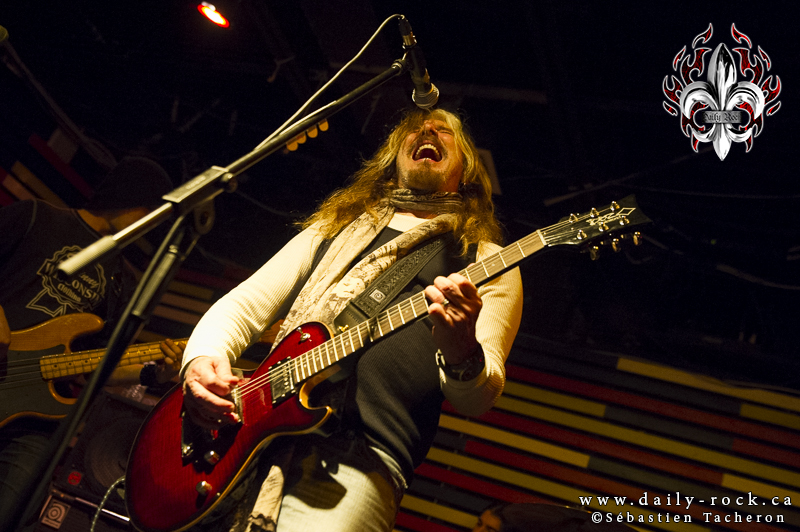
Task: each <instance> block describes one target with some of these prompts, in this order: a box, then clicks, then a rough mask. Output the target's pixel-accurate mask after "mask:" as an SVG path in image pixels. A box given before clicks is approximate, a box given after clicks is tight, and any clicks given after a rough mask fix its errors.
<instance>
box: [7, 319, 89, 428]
mask: <svg viewBox="0 0 800 532" xmlns="http://www.w3.org/2000/svg"><path fill="white" fill-rule="evenodd" d="M102 328H103V320H102V319H100V318H99V317H97V316H95V315H94V314H67V315H66V316H61V317H59V318H55V319H52V320H49V321H46V322H44V323H41V324H39V325H35V326H33V327H30V328H28V329H22V330H19V331H13V332H12V333H11V344H10V345H9V351H8V357H7V358H6V360H4V361H3V360H0V427H2V426H3V425H5V424H7V423H9V422H10V421H12V420H14V419H17V418H19V417H26V416H33V417H39V418H42V419H60V418H62V417H64V416H66V415H67V413H68V412H69V409H70V408H71V407H72V405H73V404H74V403H75V399H73V398H69V397H64V396H62V395H60V394H59V393H58V392H57V391H56V388H55V386H54V382H53V380H49V379H45V378H44V376H43V375H42V372H41V366H40V362H41V360H42V357H46V356H48V355H58V354H67V355H68V354H70V353H71V351H70V344H71V343H72V341H73V340H75V339H76V338H78V337H81V336H86V335H88V334H92V333H96V332H98V331H99V330H100V329H102Z"/></svg>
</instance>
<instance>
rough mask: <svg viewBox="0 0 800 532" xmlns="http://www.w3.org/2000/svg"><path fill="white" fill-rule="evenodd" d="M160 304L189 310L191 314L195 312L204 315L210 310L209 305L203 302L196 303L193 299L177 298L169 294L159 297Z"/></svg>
mask: <svg viewBox="0 0 800 532" xmlns="http://www.w3.org/2000/svg"><path fill="white" fill-rule="evenodd" d="M161 303H164V304H165V305H170V306H172V307H178V308H182V309H184V310H191V311H193V312H197V313H198V314H205V313H206V312H207V311H208V309H209V308H211V304H210V303H206V302H204V301H198V300H196V299H193V298H188V297H183V296H178V295H175V294H170V293H169V292H167V293H166V294H164V295H163V296H162V297H161Z"/></svg>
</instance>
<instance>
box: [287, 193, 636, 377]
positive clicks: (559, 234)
mask: <svg viewBox="0 0 800 532" xmlns="http://www.w3.org/2000/svg"><path fill="white" fill-rule="evenodd" d="M648 222H650V219H649V218H647V216H645V215H644V214H643V213H642V212H641V210H640V209H639V206H638V205H637V204H636V199H635V198H634V197H633V196H632V195H631V196H628V197H626V198H623V199H621V200H620V201H619V202H616V201H614V202H611V204H609V205H607V206H605V207H603V208H602V209H599V210H598V209H594V208H593V209H591V210H590V211H589V212H587V213H585V214H582V215H579V214H572V215H570V216H569V217H567V218H564V219H562V220H560V221H559V222H558V223H555V224H553V225H551V226H548V227H544V228H542V229H539V230H538V231H534V232H533V233H531V234H529V235H528V236H526V237H524V238H522V239H520V240H518V241H516V242H514V243H513V244H511V245H509V246H506V247H504V248H503V249H501V250H500V251H499V252H497V253H495V254H494V255H491V256H489V257H487V258H486V259H484V260H482V261H480V262H477V263H475V264H472V265H470V266H468V267H467V268H465V269H463V270H461V271H460V272H458V273H460V274H461V275H463V276H464V277H466V278H467V279H469V280H470V281H471V282H472V284H474V285H475V286H480V285H482V284H483V283H485V282H486V281H489V280H490V279H493V278H494V277H496V276H498V275H500V274H501V273H503V272H505V271H506V270H509V269H511V268H513V267H514V266H516V265H517V264H519V263H520V262H522V261H523V260H525V259H527V258H529V257H531V256H532V255H534V254H535V253H537V252H539V251H542V250H543V249H546V248H553V247H556V246H567V247H572V248H586V247H587V246H588V245H589V244H592V243H593V242H595V241H597V240H601V241H602V240H608V239H610V237H612V236H614V235H616V234H617V233H619V232H624V231H628V230H630V228H632V227H634V226H637V225H640V224H645V223H648ZM637 234H638V233H637ZM609 242H610V243H611V244H612V247H614V246H616V245H617V244H618V242H615V241H614V240H610V241H609ZM637 242H638V236H637V237H636V238H635V239H634V243H637ZM597 249H598V248H597V247H595V248H594V251H596V250H597ZM614 249H617V248H614ZM590 251H591V250H590ZM593 256H594V255H593ZM427 313H428V302H427V300H426V299H425V295H424V293H423V292H419V293H417V294H415V295H413V296H411V297H410V298H408V299H406V300H404V301H401V302H400V303H398V304H397V305H395V306H393V307H391V308H389V309H388V310H385V311H383V312H382V313H381V314H379V315H377V316H375V317H373V318H370V319H368V320H367V321H364V322H362V323H360V324H359V325H357V326H356V327H352V328H350V329H347V330H345V331H343V332H342V333H341V334H338V335H337V336H334V337H333V338H331V339H330V340H328V341H327V342H325V343H323V344H320V345H318V346H317V347H315V348H313V349H311V350H309V351H306V352H305V353H303V354H302V355H300V356H298V357H296V358H294V359H292V360H291V361H290V362H289V364H290V366H289V368H288V369H289V372H290V373H289V374H290V375H291V376H292V378H293V380H294V382H295V383H299V382H302V381H304V380H306V379H308V378H309V377H311V376H313V375H315V374H317V373H319V372H321V371H323V370H325V369H326V368H328V367H330V366H332V365H333V364H336V363H337V362H339V361H340V360H342V359H343V358H344V357H346V356H348V355H350V354H352V353H355V352H356V351H358V350H359V349H361V348H363V347H365V346H367V345H369V344H371V343H372V342H374V341H376V340H378V339H380V338H383V337H384V336H386V335H387V334H389V333H391V332H393V331H395V330H397V329H399V328H401V327H404V326H405V325H406V324H408V323H410V322H412V321H414V320H416V319H417V318H420V317H422V316H424V315H426V314H427Z"/></svg>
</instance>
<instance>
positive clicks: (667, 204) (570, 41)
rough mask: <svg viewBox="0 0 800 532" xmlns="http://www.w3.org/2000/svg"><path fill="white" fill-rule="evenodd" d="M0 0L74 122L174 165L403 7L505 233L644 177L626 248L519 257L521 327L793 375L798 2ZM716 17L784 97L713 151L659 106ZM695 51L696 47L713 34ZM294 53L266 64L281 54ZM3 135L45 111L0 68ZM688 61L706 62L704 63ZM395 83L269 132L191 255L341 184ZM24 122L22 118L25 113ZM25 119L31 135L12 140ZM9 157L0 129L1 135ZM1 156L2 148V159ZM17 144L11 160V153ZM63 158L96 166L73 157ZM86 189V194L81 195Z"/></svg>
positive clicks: (303, 82) (606, 346) (783, 377)
mask: <svg viewBox="0 0 800 532" xmlns="http://www.w3.org/2000/svg"><path fill="white" fill-rule="evenodd" d="M216 6H217V8H218V9H219V10H220V11H222V12H224V13H227V14H229V18H230V19H231V26H230V28H228V29H222V28H217V27H215V26H213V25H211V24H210V23H208V22H207V21H206V20H204V19H203V18H202V17H201V16H200V15H199V13H198V12H197V9H196V3H195V2H186V1H182V0H174V1H150V2H147V1H140V2H133V1H130V0H116V1H114V2H106V1H89V0H82V1H81V0H73V1H62V2H58V3H54V2H45V1H42V0H26V1H24V2H13V3H12V2H4V5H3V6H1V7H0V25H2V26H4V27H6V28H7V29H8V31H9V35H10V38H9V42H10V43H11V44H12V45H13V47H14V49H15V50H16V51H17V53H18V54H19V55H20V57H21V58H22V59H23V61H24V62H25V64H26V65H27V66H28V68H29V69H30V70H31V71H32V72H33V73H34V75H35V76H36V77H37V78H38V79H39V81H40V82H41V83H42V85H43V86H44V87H45V88H46V89H47V90H48V91H49V92H50V94H51V95H52V96H53V98H54V99H55V100H56V101H57V102H58V103H59V105H61V107H62V108H63V109H64V110H65V112H66V114H67V115H69V116H70V118H72V120H74V121H75V122H76V123H77V124H78V125H79V126H80V127H81V128H83V129H84V131H85V133H86V134H87V135H88V136H89V137H91V138H93V139H95V140H96V141H97V142H99V143H101V144H102V145H103V146H105V147H107V148H108V149H109V150H110V151H111V152H112V153H113V154H114V155H115V156H116V157H121V156H123V155H129V154H133V155H145V156H149V157H152V158H154V159H156V160H157V161H159V162H160V163H161V164H162V165H163V166H164V167H165V168H166V169H167V170H168V171H169V173H170V175H171V176H172V178H173V180H174V182H175V184H176V185H179V184H180V183H182V182H184V181H185V180H188V179H190V178H191V177H193V176H194V175H196V174H198V173H200V172H202V171H203V170H205V169H206V168H208V167H209V166H211V165H223V166H224V165H226V164H229V163H230V162H232V161H234V160H236V159H238V158H239V157H241V156H242V155H244V154H246V153H248V152H249V151H250V150H251V149H253V148H254V147H255V146H256V145H257V144H258V143H259V142H260V141H261V140H262V139H263V138H265V137H266V136H267V135H268V134H269V133H271V132H272V131H273V130H274V129H275V128H276V127H277V126H279V125H280V124H281V123H283V121H284V120H285V119H286V118H288V117H289V116H290V115H291V114H292V113H293V112H294V111H295V110H296V109H297V108H298V107H299V106H300V104H301V103H302V102H304V101H305V100H306V98H307V97H308V96H310V95H311V94H312V93H313V92H314V91H315V90H316V88H318V87H319V86H320V84H321V82H322V81H324V80H326V79H328V78H329V77H330V76H332V75H333V73H334V72H335V71H336V70H337V69H338V66H339V65H341V64H342V63H344V62H346V61H348V60H349V59H350V58H351V57H352V56H354V55H355V53H356V52H357V51H358V50H359V49H360V48H361V46H362V45H363V44H364V43H365V42H366V40H367V39H368V38H369V36H370V35H371V34H372V33H373V32H374V31H375V30H376V29H377V27H378V26H379V25H380V23H381V22H382V21H383V20H384V19H385V18H386V17H388V16H389V15H391V14H393V13H403V14H405V15H406V17H407V18H408V19H409V21H410V23H411V25H412V27H413V29H414V32H415V34H416V36H417V38H418V40H419V42H420V46H421V47H422V49H423V50H424V52H425V55H426V57H427V62H428V69H429V71H430V73H431V76H432V79H433V81H434V83H435V84H437V85H438V86H439V88H440V89H441V93H442V96H441V99H440V103H441V104H442V105H444V106H446V107H448V108H451V109H458V110H460V111H462V112H463V113H464V115H465V116H466V117H467V122H468V124H469V126H470V128H471V129H472V132H473V134H474V137H475V138H476V140H477V143H478V145H479V146H480V147H481V148H485V149H488V150H490V151H491V153H492V156H493V160H494V163H495V165H496V168H497V174H498V178H499V182H500V186H501V189H502V194H501V195H499V196H497V198H496V200H497V206H498V212H499V216H500V218H501V220H502V222H503V223H504V225H505V227H506V229H507V233H508V239H509V240H513V239H517V238H520V237H522V236H524V235H526V234H527V233H529V232H531V231H533V230H535V229H537V228H540V227H543V226H546V225H550V224H552V223H554V222H555V221H557V220H558V219H559V218H561V217H562V216H565V215H567V214H569V213H570V212H579V211H582V212H585V211H587V210H588V209H589V208H590V207H592V206H597V207H600V206H602V205H605V204H607V203H609V202H610V201H611V200H614V199H618V198H620V197H623V196H627V195H628V194H631V193H635V194H636V196H637V198H638V201H639V204H640V206H641V207H642V209H643V210H644V212H645V213H646V214H647V215H648V216H649V217H650V218H651V219H652V220H653V222H654V223H653V224H652V225H651V226H648V227H646V228H644V229H643V231H644V233H645V242H644V244H643V245H642V246H640V247H638V248H627V249H625V250H624V251H623V252H621V253H619V254H613V253H611V252H608V253H604V254H603V256H602V257H601V259H600V260H599V261H595V262H592V261H590V260H589V259H588V257H587V256H586V255H577V254H571V253H564V252H558V251H555V252H553V253H550V254H546V255H544V256H543V257H541V258H540V259H537V260H534V261H532V262H531V263H529V264H528V265H527V266H524V267H523V276H524V282H525V314H524V317H523V324H522V329H521V331H522V332H523V333H524V334H528V335H534V336H538V337H543V338H546V339H550V340H556V341H558V342H562V343H567V344H569V345H574V346H576V347H589V348H594V349H601V350H608V351H612V352H617V353H624V354H628V355H634V356H640V357H643V358H648V359H652V360H658V361H663V362H667V363H670V364H673V365H677V366H681V367H686V368H690V369H695V370H698V371H703V372H706V373H711V374H713V375H716V376H719V377H723V378H726V379H731V380H738V381H757V382H762V383H765V384H771V385H777V386H785V387H791V388H795V389H798V388H800V380H798V371H797V370H798V369H800V362H798V357H799V356H800V341H798V339H797V334H796V330H797V327H798V319H797V318H798V311H797V308H798V302H799V301H800V298H799V297H798V294H799V292H798V290H800V278H799V277H800V276H798V267H799V266H800V222H799V221H798V214H797V213H798V207H800V201H799V198H800V194H799V193H798V189H800V187H799V186H798V180H799V179H798V175H797V168H798V165H797V151H796V149H795V146H794V144H795V142H794V141H795V137H796V133H795V129H796V127H797V124H798V123H799V122H798V114H797V108H798V102H800V95H798V90H797V87H798V83H800V80H798V79H797V76H796V73H797V62H798V60H797V55H796V36H797V31H798V30H797V25H796V18H797V17H796V15H797V11H798V10H797V9H796V8H795V7H794V4H793V3H791V2H785V3H779V2H761V3H754V2H741V3H735V2H686V3H679V2H670V3H667V2H664V3H661V2H554V1H545V2H503V1H494V2H470V1H451V0H447V1H438V2H402V3H401V2H389V1H378V0H375V1H369V0H356V1H352V2H342V1H325V2H318V1H312V0H303V1H293V2H278V1H255V0H250V1H247V0H240V1H235V0H234V1H229V2H224V1H219V2H216ZM709 23H710V24H712V25H713V36H712V38H711V40H710V43H709V44H708V45H707V46H709V47H710V48H712V49H713V48H715V47H716V45H717V44H719V43H720V42H724V43H725V44H726V45H727V46H728V48H729V49H732V48H733V47H735V46H741V45H738V44H737V43H735V42H734V40H733V38H732V37H731V32H730V28H731V24H732V23H735V24H736V27H737V29H738V30H740V31H741V32H743V33H744V34H746V35H747V36H748V37H750V39H751V41H752V43H753V48H754V49H757V47H758V46H760V47H761V48H762V49H763V50H764V51H765V52H766V53H767V54H768V55H769V57H770V58H771V60H772V63H773V65H772V68H771V70H770V71H769V72H768V74H772V75H777V76H780V80H781V83H782V87H783V89H782V92H781V94H780V96H779V98H778V100H779V101H780V102H781V108H780V110H779V112H778V113H777V114H775V115H774V116H770V117H766V118H765V121H764V122H765V123H764V129H763V132H762V133H761V134H760V135H759V136H758V137H757V138H756V139H755V141H754V143H753V147H752V150H751V151H750V152H749V153H745V146H744V145H743V144H734V145H733V146H732V148H731V150H730V153H729V154H728V156H727V158H726V159H725V160H724V161H720V160H719V158H718V157H717V155H716V154H715V153H714V151H713V150H712V149H711V146H710V144H701V145H700V153H699V154H695V153H694V152H693V151H692V148H691V145H690V141H689V139H688V138H687V137H685V136H684V135H683V134H682V132H681V130H680V126H679V119H678V118H676V117H673V116H670V115H669V114H668V113H667V112H666V111H665V110H664V108H663V107H662V103H663V102H664V101H665V100H666V99H665V97H664V95H663V93H662V91H661V85H662V81H663V79H664V77H665V76H668V75H670V74H672V73H673V70H672V60H673V58H674V57H675V55H676V54H677V53H678V52H679V51H680V50H681V48H682V47H684V46H686V47H687V49H691V46H692V41H693V39H694V38H695V36H697V35H698V34H700V33H702V32H704V31H705V30H706V29H707V28H708V25H709ZM396 27H397V26H396V23H395V22H390V23H389V25H388V26H387V28H386V30H385V31H384V32H383V33H382V34H381V35H380V36H379V37H378V38H377V40H376V42H375V45H374V46H373V47H371V48H370V49H369V50H368V51H367V53H365V55H364V57H363V58H362V59H360V60H359V61H358V63H357V69H355V71H353V72H349V73H345V74H344V75H343V76H342V78H341V79H340V81H339V82H338V83H336V84H335V85H334V86H333V88H332V89H331V90H330V92H329V93H326V94H325V95H324V96H323V97H322V99H321V101H322V102H328V101H330V100H331V99H333V98H335V97H337V96H341V95H342V94H344V93H346V92H347V91H349V90H352V89H353V88H354V87H356V86H357V85H359V84H361V83H363V82H365V81H367V80H368V79H369V78H370V75H371V74H370V73H374V72H379V71H381V70H383V69H385V68H387V67H388V66H389V65H390V64H391V61H392V60H393V59H396V58H398V57H400V56H401V55H402V49H401V44H402V43H401V39H400V36H399V33H398V31H397V29H396ZM709 55H710V54H709ZM287 58H291V59H290V60H289V61H287V62H285V63H283V64H282V65H281V67H280V69H278V70H277V72H276V71H275V69H276V61H278V60H283V59H287ZM3 70H4V71H3V72H2V77H0V82H2V84H0V91H2V92H0V97H2V102H3V105H2V106H0V108H2V113H3V114H2V119H3V120H5V121H6V125H8V124H12V127H6V128H4V131H5V133H4V134H5V137H4V143H5V144H9V143H11V142H13V140H10V138H11V137H13V133H8V132H9V131H12V132H13V131H28V130H35V131H38V132H39V134H40V136H42V137H44V138H47V137H48V136H49V134H50V133H51V132H52V122H50V121H49V120H48V119H45V118H42V117H43V116H44V115H43V114H42V108H41V106H40V103H39V101H38V100H37V98H35V97H34V96H33V92H32V91H30V90H28V89H27V88H25V87H24V86H23V85H22V84H21V82H20V81H19V80H18V79H17V78H16V77H14V76H13V75H11V74H10V72H9V71H8V70H7V69H3ZM695 79H696V80H697V79H700V80H704V79H705V75H703V76H701V77H698V76H697V75H695ZM408 105H410V82H409V80H408V79H407V78H406V77H403V78H398V79H395V80H393V81H391V82H390V83H389V84H387V85H386V86H384V87H382V88H381V89H379V90H378V91H376V92H374V93H372V94H370V95H368V96H366V97H365V98H364V99H362V100H360V101H359V102H357V103H356V104H354V105H353V106H351V107H349V108H348V109H346V110H345V111H343V112H341V113H340V114H338V115H337V116H335V117H334V118H333V119H332V120H331V121H330V130H329V131H328V132H326V133H323V134H322V135H321V137H319V138H318V139H316V140H311V141H309V142H308V143H307V144H305V145H304V146H302V147H301V149H300V150H298V151H297V152H293V153H288V154H284V153H276V154H275V155H272V156H270V157H269V158H267V159H266V160H264V161H262V162H261V163H259V164H258V165H256V166H255V167H253V168H252V169H250V170H248V171H247V172H246V173H245V174H244V175H242V176H241V185H240V188H239V192H237V193H234V194H225V195H222V196H220V197H218V199H217V200H216V211H217V221H216V225H215V227H214V229H213V230H212V232H211V233H210V234H208V235H206V236H204V237H203V238H202V239H201V242H200V249H198V250H197V251H195V252H194V253H193V254H192V256H191V257H190V259H189V266H190V267H192V268H194V269H198V270H202V271H208V272H211V273H214V272H217V271H221V269H222V267H223V266H224V265H226V264H231V263H233V264H237V265H241V266H244V267H246V268H257V267H258V266H259V265H260V264H262V263H263V262H264V261H265V260H266V259H268V258H269V257H270V256H271V255H272V254H273V253H274V252H275V251H276V250H277V249H279V248H280V246H281V245H282V244H283V243H284V242H285V241H286V240H287V239H288V238H289V237H290V235H292V234H293V232H294V231H295V229H294V228H293V227H292V222H293V221H294V220H295V219H296V218H297V217H299V216H302V215H303V214H307V213H308V212H310V210H312V209H313V207H314V205H316V203H317V202H318V201H319V200H321V199H322V198H323V197H325V196H326V195H327V194H328V193H329V192H331V191H332V190H334V189H335V188H337V187H339V186H341V185H342V184H343V183H344V180H345V178H346V176H347V175H349V174H350V173H352V171H353V170H355V169H356V168H357V167H358V165H359V162H360V160H361V159H362V158H366V157H369V156H370V155H371V154H372V153H373V151H374V150H375V148H376V147H377V145H378V142H379V140H380V139H381V138H382V137H383V136H384V135H385V133H386V132H387V131H388V129H389V128H390V126H391V125H392V124H393V123H394V122H395V121H396V119H397V117H398V114H399V112H400V110H401V108H403V107H405V106H408ZM21 135H22V134H21ZM25 138H26V137H25V136H24V135H22V139H23V140H24V139H25ZM3 154H4V155H3V157H4V158H5V157H7V155H6V154H7V152H6V151H4V152H3ZM2 162H3V163H4V164H5V163H7V161H2ZM12 162H13V161H12ZM73 164H74V165H75V166H76V167H77V168H79V169H80V170H81V171H82V173H84V174H86V175H87V179H89V180H93V179H96V178H97V176H96V175H93V174H92V172H93V171H96V170H93V166H92V165H91V164H89V162H88V161H87V160H85V156H84V159H81V158H80V157H79V158H78V159H76V160H75V161H74V162H73ZM73 200H74V201H73V203H77V202H78V201H79V200H80V198H73Z"/></svg>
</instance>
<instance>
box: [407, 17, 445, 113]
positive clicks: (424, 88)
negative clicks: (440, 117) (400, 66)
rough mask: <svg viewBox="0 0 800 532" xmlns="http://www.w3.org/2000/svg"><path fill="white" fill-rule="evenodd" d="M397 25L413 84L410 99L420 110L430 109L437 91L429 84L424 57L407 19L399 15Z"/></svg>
mask: <svg viewBox="0 0 800 532" xmlns="http://www.w3.org/2000/svg"><path fill="white" fill-rule="evenodd" d="M399 25H400V34H401V35H402V36H403V49H404V50H405V51H406V61H407V63H406V64H407V66H408V71H409V73H410V74H411V81H412V82H413V83H414V91H413V92H412V93H411V99H412V100H413V101H414V103H415V104H417V107H419V108H420V109H430V108H431V107H433V106H434V105H436V102H438V101H439V89H437V88H436V85H434V84H433V83H431V77H430V76H429V75H428V69H427V68H425V56H424V55H422V50H420V48H419V46H418V45H417V38H416V37H414V32H412V31H411V24H409V23H408V19H407V18H406V17H405V16H403V15H401V18H400V22H399Z"/></svg>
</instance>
